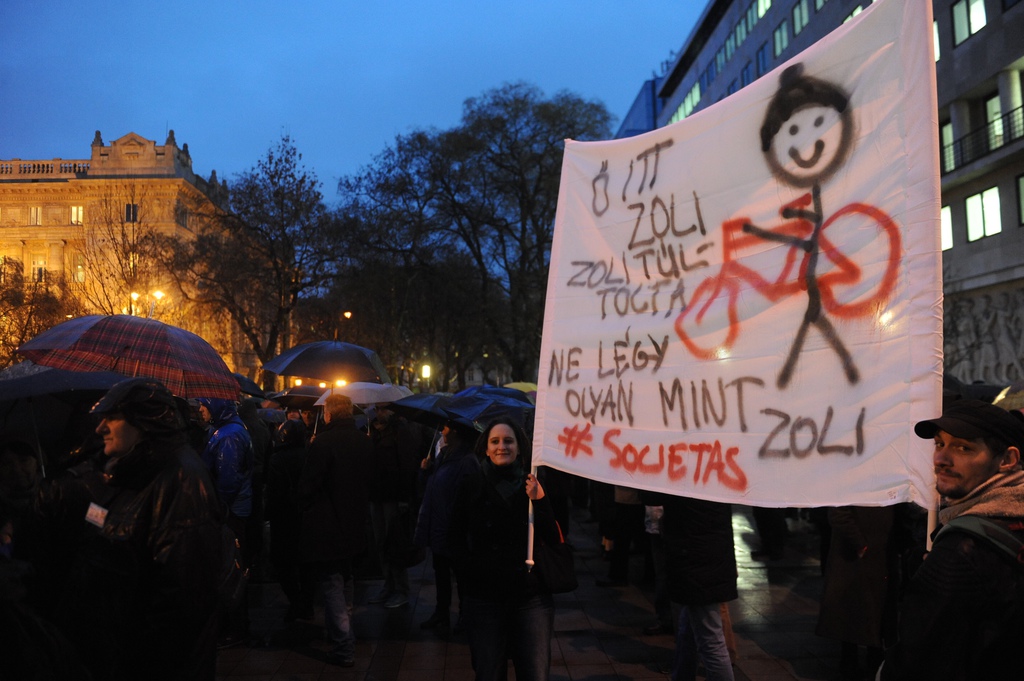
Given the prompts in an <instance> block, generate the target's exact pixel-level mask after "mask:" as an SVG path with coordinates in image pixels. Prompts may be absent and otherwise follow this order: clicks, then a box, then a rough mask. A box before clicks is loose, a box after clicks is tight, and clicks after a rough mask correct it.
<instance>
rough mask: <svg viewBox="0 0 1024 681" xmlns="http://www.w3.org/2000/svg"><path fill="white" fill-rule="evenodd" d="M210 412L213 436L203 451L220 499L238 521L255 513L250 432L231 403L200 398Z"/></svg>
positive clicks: (230, 401) (253, 457)
mask: <svg viewBox="0 0 1024 681" xmlns="http://www.w3.org/2000/svg"><path fill="white" fill-rule="evenodd" d="M199 403H200V404H202V405H203V406H205V407H206V408H207V409H209V410H210V417H211V418H210V426H211V428H212V433H211V434H210V439H209V441H208V442H207V443H206V448H205V449H204V450H203V453H202V459H203V463H205V464H206V467H207V468H208V469H209V471H210V477H211V478H213V486H214V487H215V488H216V489H217V496H219V497H220V500H221V501H223V502H224V503H225V504H226V505H227V507H228V509H230V511H231V513H233V514H234V515H236V516H238V517H239V518H248V517H249V516H250V515H251V514H252V475H253V464H254V462H255V455H254V454H253V449H252V439H251V438H250V437H249V431H248V430H246V428H245V424H244V423H242V419H241V418H240V417H239V416H238V410H237V408H236V407H235V403H234V402H233V401H232V400H225V399H219V398H210V397H201V398H199Z"/></svg>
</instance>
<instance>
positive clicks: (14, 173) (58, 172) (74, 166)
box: [0, 158, 89, 180]
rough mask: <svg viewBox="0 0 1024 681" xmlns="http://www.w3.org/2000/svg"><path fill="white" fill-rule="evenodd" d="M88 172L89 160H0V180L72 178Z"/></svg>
mask: <svg viewBox="0 0 1024 681" xmlns="http://www.w3.org/2000/svg"><path fill="white" fill-rule="evenodd" d="M88 172H89V161H84V160H82V161H64V160H62V159H59V158H55V159H53V160H50V161H22V160H21V159H12V160H10V161H0V180H31V179H41V178H45V179H47V180H55V179H65V178H66V179H73V178H76V177H82V176H83V175H85V174H87V173H88Z"/></svg>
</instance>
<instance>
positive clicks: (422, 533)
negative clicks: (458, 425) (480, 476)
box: [413, 446, 480, 557]
mask: <svg viewBox="0 0 1024 681" xmlns="http://www.w3.org/2000/svg"><path fill="white" fill-rule="evenodd" d="M479 470H480V464H479V462H478V461H477V460H476V456H474V455H473V450H472V449H471V448H470V447H468V446H466V447H462V448H460V449H452V448H450V447H446V448H445V449H443V450H442V451H441V456H440V457H439V458H438V460H437V461H436V462H435V463H434V467H433V469H432V472H431V473H430V478H429V479H428V480H427V489H426V491H425V492H424V494H423V503H421V504H420V514H419V518H418V520H417V522H416V533H415V535H414V537H413V543H414V544H415V545H416V546H425V547H429V548H430V550H431V551H432V552H433V553H436V554H439V555H442V556H449V557H450V556H451V548H450V547H449V544H448V528H449V526H450V525H451V520H452V512H453V511H454V509H455V495H456V493H457V492H458V490H459V487H460V486H461V485H462V481H463V480H465V479H466V478H467V477H468V476H470V475H472V474H474V473H476V472H477V471H479Z"/></svg>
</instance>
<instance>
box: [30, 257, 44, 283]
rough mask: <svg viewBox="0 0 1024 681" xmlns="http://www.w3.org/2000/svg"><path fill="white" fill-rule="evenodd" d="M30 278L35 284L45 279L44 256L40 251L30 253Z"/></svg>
mask: <svg viewBox="0 0 1024 681" xmlns="http://www.w3.org/2000/svg"><path fill="white" fill-rule="evenodd" d="M31 279H32V281H33V282H35V283H36V284H41V283H43V282H44V281H46V256H45V255H43V254H41V253H35V254H33V255H32V271H31Z"/></svg>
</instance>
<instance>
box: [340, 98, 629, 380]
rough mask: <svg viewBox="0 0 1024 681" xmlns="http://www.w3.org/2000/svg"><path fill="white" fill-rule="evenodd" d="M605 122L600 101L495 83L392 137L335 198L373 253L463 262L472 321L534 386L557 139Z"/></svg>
mask: <svg viewBox="0 0 1024 681" xmlns="http://www.w3.org/2000/svg"><path fill="white" fill-rule="evenodd" d="M610 124H611V116H610V115H609V113H608V111H607V110H606V109H605V107H604V105H602V104H600V103H597V102H591V101H587V100H584V99H582V98H580V97H578V96H576V95H573V94H571V93H566V92H561V93H558V94H556V95H555V96H554V97H551V98H545V97H544V96H543V95H542V93H541V92H540V91H539V90H538V89H537V88H535V87H532V86H530V85H526V84H524V83H513V84H509V85H505V86H503V87H501V88H498V89H495V90H491V91H488V92H486V93H484V95H483V96H481V97H479V98H474V99H470V100H468V101H467V102H466V104H465V107H464V111H463V116H462V121H461V123H460V124H459V125H458V126H456V127H454V128H452V129H450V130H447V131H441V132H436V131H430V132H427V131H419V132H415V133H412V134H410V135H408V136H404V137H399V138H398V139H397V140H396V142H395V144H394V145H393V146H392V147H391V148H389V149H387V150H386V151H385V152H384V153H382V154H381V155H380V156H378V158H377V159H376V161H375V163H374V164H373V165H371V166H370V167H369V168H367V169H365V170H364V171H362V172H361V173H360V175H358V176H356V177H353V178H347V179H344V180H342V181H341V183H339V192H340V193H341V195H342V197H343V201H345V210H346V212H347V213H348V214H350V215H358V216H361V218H362V222H363V224H365V225H366V226H368V228H369V229H368V232H367V233H366V235H365V236H366V237H367V238H366V241H367V243H369V244H371V245H373V246H374V247H376V248H377V250H379V251H381V252H390V253H394V252H396V251H399V250H404V251H405V252H407V253H409V254H410V256H411V257H413V258H417V259H420V260H429V259H433V258H435V257H436V255H437V254H438V253H452V252H457V253H460V254H463V255H465V256H466V258H467V260H466V264H467V266H469V267H472V268H473V269H474V270H475V271H476V274H477V277H476V279H475V283H476V285H477V287H478V288H477V290H476V297H477V300H478V303H479V304H478V305H476V306H474V307H475V308H476V309H478V310H479V317H478V318H476V319H475V320H474V322H475V323H477V324H479V325H480V326H481V327H483V328H485V329H487V332H488V345H489V346H491V347H494V348H496V349H497V350H498V351H499V352H500V353H501V355H502V356H503V357H504V358H505V359H506V360H507V361H508V363H509V364H510V366H511V369H512V376H513V378H516V379H523V380H533V379H535V378H536V371H537V366H538V362H539V351H540V334H541V326H542V321H543V314H544V297H545V293H546V288H547V271H548V264H549V259H550V252H551V240H552V232H553V228H554V218H555V207H556V204H557V199H558V185H559V178H560V174H561V164H562V152H563V140H565V139H567V138H573V139H600V138H605V137H608V136H610ZM438 302H440V301H438Z"/></svg>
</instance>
